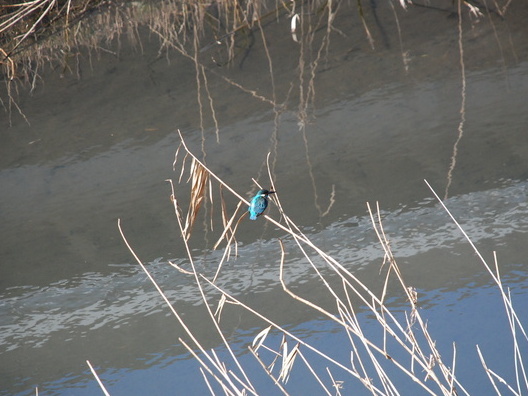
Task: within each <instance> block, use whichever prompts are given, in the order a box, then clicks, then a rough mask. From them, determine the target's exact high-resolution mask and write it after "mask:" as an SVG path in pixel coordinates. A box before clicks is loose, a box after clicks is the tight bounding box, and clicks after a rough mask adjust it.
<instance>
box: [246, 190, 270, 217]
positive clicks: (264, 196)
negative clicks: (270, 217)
mask: <svg viewBox="0 0 528 396" xmlns="http://www.w3.org/2000/svg"><path fill="white" fill-rule="evenodd" d="M274 193H275V191H268V190H259V192H258V193H257V195H255V196H254V197H253V199H252V200H251V204H250V205H249V208H248V211H249V219H250V220H257V217H259V216H260V215H261V214H262V213H263V212H264V211H265V210H266V208H267V207H268V195H269V194H274Z"/></svg>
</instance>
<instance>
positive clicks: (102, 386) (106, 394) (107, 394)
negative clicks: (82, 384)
mask: <svg viewBox="0 0 528 396" xmlns="http://www.w3.org/2000/svg"><path fill="white" fill-rule="evenodd" d="M86 363H87V364H88V367H90V371H91V372H92V374H93V376H94V377H95V379H96V380H97V383H98V384H99V387H100V388H101V390H102V391H103V393H104V394H105V396H110V393H108V391H107V390H106V388H105V386H104V385H103V382H102V381H101V379H100V378H99V376H98V375H97V372H96V371H95V369H94V368H93V366H92V365H91V363H90V361H89V360H87V361H86Z"/></svg>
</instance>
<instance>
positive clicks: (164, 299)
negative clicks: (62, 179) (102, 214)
mask: <svg viewBox="0 0 528 396" xmlns="http://www.w3.org/2000/svg"><path fill="white" fill-rule="evenodd" d="M171 184H172V183H171ZM173 193H174V189H173ZM174 207H175V211H176V217H177V219H178V224H179V226H180V230H181V231H182V232H183V225H182V220H181V218H180V216H179V211H178V209H177V202H176V200H175V199H174ZM117 225H118V229H119V233H120V234H121V238H122V239H123V241H124V242H125V245H126V246H127V248H128V250H129V251H130V253H131V254H132V256H134V258H135V259H136V261H137V263H138V264H139V266H140V267H141V269H142V270H143V272H144V273H145V274H146V275H147V277H148V279H149V280H150V282H151V283H152V284H153V285H154V287H155V288H156V290H157V291H158V293H159V294H160V295H161V297H162V299H163V301H164V302H165V303H166V304H167V306H168V307H169V309H170V310H171V312H172V314H173V315H174V317H175V318H176V319H177V320H178V322H179V323H180V325H181V326H182V327H183V329H184V330H185V332H186V334H187V335H188V336H189V337H190V338H191V340H192V341H193V343H194V345H195V346H196V347H197V348H198V349H199V351H200V352H201V353H202V354H203V355H204V356H205V357H206V358H207V360H208V361H209V363H210V364H211V365H212V366H213V368H214V369H216V370H217V371H218V372H219V373H220V374H221V377H222V378H223V380H219V382H221V383H222V384H223V383H224V382H223V381H226V383H227V384H228V386H230V387H232V389H234V390H237V389H238V388H237V387H236V386H235V385H234V383H233V382H232V380H231V378H230V377H229V375H227V374H225V373H224V372H223V371H222V367H221V366H217V365H216V362H215V360H214V359H213V358H212V357H211V356H210V354H209V353H207V352H206V351H205V349H204V348H203V347H202V345H201V343H200V342H199V340H198V339H197V338H196V337H195V336H194V334H193V332H192V331H191V330H190V329H189V327H188V326H187V325H186V324H185V322H184V321H183V319H182V318H181V316H180V315H179V314H178V312H177V311H176V309H175V308H174V306H173V305H172V304H171V302H170V301H169V299H168V297H167V296H166V295H165V293H164V292H163V290H162V289H161V287H160V286H159V285H158V283H157V282H156V280H155V279H154V278H153V277H152V275H151V274H150V272H149V271H148V270H147V269H146V267H145V266H144V264H143V262H142V261H141V260H140V259H139V257H138V256H137V254H136V253H135V251H134V250H133V249H132V247H131V246H130V244H129V242H128V240H127V239H126V237H125V234H124V232H123V230H122V228H121V219H118V222H117ZM183 240H184V243H185V246H186V249H187V254H188V255H189V258H190V260H191V265H192V267H193V275H195V276H197V275H196V271H195V267H194V262H193V261H192V256H191V254H190V250H189V246H188V245H187V243H186V242H185V238H183ZM197 285H198V288H199V290H200V292H201V293H202V296H203V289H202V288H201V285H200V283H198V284H197ZM206 306H207V307H208V305H207V304H206ZM208 308H209V307H208ZM208 311H209V312H210V309H208ZM213 322H214V323H215V324H216V320H215V319H214V315H213ZM179 340H180V342H182V344H183V345H184V346H185V347H186V348H187V349H188V350H189V352H190V353H192V354H193V356H195V358H196V359H197V360H198V361H200V363H202V366H203V367H205V368H206V369H207V370H208V371H209V372H210V374H211V375H213V376H214V377H215V378H217V376H216V375H215V374H214V373H213V371H212V370H211V369H209V366H207V364H205V363H203V361H202V360H201V359H199V358H198V356H197V355H196V354H195V353H194V351H193V350H192V348H190V347H189V346H188V345H187V344H186V343H184V342H183V340H181V338H180V339H179ZM224 341H225V339H224ZM227 347H228V350H229V351H231V348H230V347H229V345H228V346H227ZM233 394H240V392H236V393H233Z"/></svg>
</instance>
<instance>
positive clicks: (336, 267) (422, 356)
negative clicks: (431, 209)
mask: <svg viewBox="0 0 528 396" xmlns="http://www.w3.org/2000/svg"><path fill="white" fill-rule="evenodd" d="M182 148H184V149H185V150H186V152H187V155H188V156H189V157H191V158H193V159H196V157H194V156H193V154H192V153H191V152H190V151H188V149H187V147H186V146H185V142H184V141H183V139H182ZM196 161H197V163H199V161H198V160H197V159H196ZM204 169H206V168H205V166H204ZM207 172H210V175H209V177H210V179H214V180H215V181H217V182H218V183H220V184H221V185H222V186H223V188H225V189H226V190H228V191H230V192H232V193H233V194H234V195H235V196H237V197H238V198H239V199H240V200H241V202H242V203H243V202H244V201H245V200H244V199H243V198H242V197H241V196H240V195H239V194H237V193H236V192H235V191H234V190H232V189H231V188H229V186H227V185H226V184H225V183H224V182H223V181H222V180H221V179H219V178H218V177H217V176H216V175H215V174H214V173H212V172H211V171H209V170H207ZM171 185H172V182H171ZM172 193H173V195H174V187H172ZM433 193H434V194H435V196H436V197H437V198H438V196H437V195H436V193H435V192H434V191H433ZM275 199H276V201H275V203H276V204H277V207H278V208H279V211H280V213H281V218H282V219H283V221H284V224H281V223H278V222H276V221H275V220H274V219H273V218H271V217H269V216H266V215H265V216H264V217H265V218H266V219H267V220H268V221H270V222H272V223H273V224H275V225H276V226H277V227H280V228H281V229H283V230H284V231H285V232H287V233H288V234H289V235H291V236H292V237H293V240H294V242H295V244H297V246H298V247H299V249H300V251H301V252H302V253H303V254H304V256H305V258H306V260H307V262H308V263H309V265H310V266H311V267H312V269H313V270H314V271H315V272H316V274H317V276H318V277H319V279H320V280H321V282H322V284H323V285H324V286H325V287H326V288H327V291H328V292H329V294H330V296H332V298H333V299H334V300H335V307H336V312H335V313H334V312H330V311H328V310H326V309H324V308H322V307H321V306H319V305H318V304H317V303H316V302H312V301H310V300H308V299H306V298H304V297H302V296H299V295H297V294H295V293H294V292H292V291H291V290H290V289H289V288H288V286H287V284H286V282H285V281H284V266H285V262H284V261H285V260H284V259H285V248H284V244H283V242H282V241H279V246H280V250H281V260H280V268H279V270H280V273H279V280H280V282H281V284H282V286H283V289H284V291H285V292H286V293H287V294H288V295H290V296H291V297H292V298H294V299H295V300H297V301H299V302H301V303H303V304H305V305H307V306H309V307H312V308H313V309H314V310H316V311H317V312H319V313H321V314H323V315H324V316H326V317H327V318H328V319H329V320H332V321H333V322H335V323H336V324H337V325H339V326H340V327H341V328H342V329H343V331H344V332H345V333H346V335H347V337H348V339H349V347H350V352H351V355H350V361H349V362H341V361H338V360H336V359H335V358H333V357H332V356H329V355H328V354H327V353H325V352H324V351H322V350H320V349H318V348H316V347H314V346H313V345H311V344H310V343H309V342H307V340H304V339H302V338H300V337H298V336H297V335H296V334H294V333H292V332H290V331H288V330H287V329H285V328H284V327H282V326H281V325H280V324H278V323H275V322H274V321H272V320H271V319H270V318H268V317H266V316H265V315H262V314H261V313H260V312H259V311H258V310H257V309H254V308H252V307H250V306H248V305H247V304H245V303H243V302H242V301H240V300H239V299H237V298H236V297H234V296H233V295H232V294H230V293H229V292H228V291H226V290H224V289H222V288H220V287H219V286H218V285H216V284H215V283H214V282H213V281H211V280H209V279H208V278H207V277H206V276H204V275H203V274H199V273H197V272H196V268H195V266H194V259H193V257H192V255H191V252H190V249H189V247H188V245H187V238H185V235H186V234H185V232H184V226H183V220H182V217H181V214H180V212H179V209H178V204H177V200H176V199H174V200H173V202H174V208H175V214H176V217H177V220H178V224H179V226H180V230H181V233H182V236H183V240H184V243H185V246H186V249H187V254H188V258H189V262H190V265H191V268H192V271H190V272H191V273H192V275H193V276H194V277H195V280H196V285H197V288H198V290H199V292H200V294H201V296H202V299H203V301H204V304H205V307H206V308H207V310H208V312H209V315H210V318H211V321H212V323H213V325H214V329H215V331H216V332H217V333H218V335H219V336H220V337H221V338H222V340H223V343H224V345H225V346H226V348H227V350H228V352H229V356H230V359H231V360H230V361H229V362H227V361H222V359H220V357H219V356H218V355H217V354H216V352H215V351H214V350H213V351H210V352H206V351H204V350H203V348H202V347H201V346H200V343H199V341H198V340H197V339H196V337H195V336H194V335H193V333H192V330H191V329H189V328H188V327H186V326H185V324H184V323H183V321H182V320H181V317H179V315H178V314H177V312H176V311H175V310H174V308H173V307H172V305H171V304H170V302H169V301H168V299H167V298H166V297H165V295H164V294H163V292H162V291H161V289H159V286H157V284H156V283H155V281H154V279H153V278H152V277H151V275H150V274H148V272H147V275H148V277H149V279H150V280H151V282H153V284H154V285H155V287H156V288H157V289H158V291H159V292H160V294H161V295H162V297H163V298H164V300H165V302H166V303H167V304H168V305H169V307H170V309H171V310H172V311H173V313H174V315H175V317H176V318H177V319H178V320H179V321H180V323H181V324H182V325H183V326H184V329H185V331H186V332H187V335H188V336H189V337H190V338H191V340H192V341H193V343H194V345H195V347H196V348H198V350H199V353H197V352H195V351H194V348H193V347H191V346H190V345H188V344H186V343H185V342H184V341H183V340H180V341H181V342H182V344H183V345H184V346H185V347H186V348H187V349H188V350H189V351H190V353H191V354H193V356H195V358H196V359H197V360H198V361H199V362H200V364H201V365H202V369H203V371H202V372H203V375H204V376H205V373H207V375H208V376H209V377H207V379H206V382H207V386H208V387H209V388H210V389H212V385H211V383H210V382H209V379H210V378H212V379H214V381H216V384H217V385H218V386H219V387H220V389H221V390H222V392H223V393H224V394H228V395H235V394H236V395H242V394H247V393H249V394H260V393H261V392H259V391H257V390H256V389H255V388H254V387H253V386H252V385H251V381H250V379H249V377H248V376H247V375H246V373H245V371H244V369H243V367H242V364H241V363H240V361H239V360H238V357H237V356H236V355H235V354H234V353H233V351H232V349H231V348H230V346H229V343H228V342H227V340H226V339H225V337H224V336H223V333H222V329H221V327H220V325H219V320H220V316H221V312H222V309H223V307H224V305H225V304H226V303H230V304H236V305H238V306H239V307H240V308H241V309H244V310H246V311H247V312H249V313H251V314H253V315H254V316H256V317H257V318H259V319H261V320H262V321H264V323H267V327H266V328H265V329H264V330H262V331H261V332H259V333H258V334H257V335H256V336H255V338H254V340H253V343H252V346H251V347H250V351H251V353H252V354H253V356H254V357H255V358H256V359H257V361H258V362H259V364H260V365H261V366H262V368H263V371H264V375H267V376H269V377H270V378H271V379H273V383H274V384H275V386H277V387H278V389H279V390H280V391H281V392H282V393H283V394H288V393H287V390H286V389H285V387H284V386H283V385H282V383H286V381H287V379H288V377H289V375H290V374H291V372H292V370H293V368H294V367H295V361H296V359H295V358H296V357H297V356H299V357H300V360H301V361H302V362H303V363H304V364H305V366H306V367H308V371H309V373H310V374H311V375H312V376H313V378H314V379H315V380H316V381H317V382H318V383H319V384H320V385H321V386H322V388H323V389H324V391H325V393H326V394H332V393H335V392H337V394H339V392H340V389H341V387H342V386H343V378H346V377H347V376H349V377H351V378H355V379H356V380H357V381H358V382H359V383H361V384H362V385H363V386H364V387H365V388H366V389H367V390H369V391H370V392H371V393H372V394H373V395H397V394H401V392H402V390H400V389H399V388H398V387H399V384H398V382H395V379H394V377H393V374H394V370H393V369H396V370H397V371H398V372H399V373H401V374H403V375H404V376H405V377H407V378H408V379H410V380H411V382H412V383H414V384H416V385H417V386H418V389H419V390H420V392H421V393H424V394H430V395H439V394H441V395H449V396H455V395H461V394H465V395H469V393H468V392H467V390H466V389H465V388H464V387H463V385H462V384H461V383H460V381H459V379H458V378H457V377H456V375H455V367H456V347H455V345H453V360H452V362H450V365H451V367H449V366H448V365H447V364H445V363H444V362H443V360H442V355H441V353H440V351H439V350H438V348H437V346H436V343H435V341H434V338H433V336H432V334H431V333H430V331H429V329H428V327H427V321H426V320H425V319H423V318H422V316H421V312H420V311H419V310H417V309H416V307H417V300H418V298H417V294H416V291H415V289H414V288H412V287H410V286H408V285H407V284H406V283H405V281H404V279H403V276H402V274H401V271H400V270H399V267H398V265H397V263H396V260H395V258H394V255H393V253H392V250H391V248H390V243H389V238H388V237H387V235H386V234H385V231H384V229H383V226H382V222H381V215H380V210H379V207H378V206H376V214H374V212H373V210H372V209H371V207H370V205H369V206H368V208H369V211H370V216H371V221H372V224H373V227H374V229H375V230H376V233H377V235H378V238H379V241H380V244H381V246H382V248H383V250H384V252H385V258H384V263H385V264H386V272H387V273H386V276H385V285H384V287H383V290H382V293H381V294H382V295H381V297H377V296H376V295H375V294H374V293H373V292H372V291H371V290H370V289H369V288H368V287H367V285H365V284H363V283H362V282H361V281H360V280H359V279H357V278H356V277H355V276H354V275H353V274H352V273H350V272H349V271H348V270H347V269H346V268H344V267H343V266H342V265H341V264H340V263H338V262H337V261H336V260H335V259H333V258H332V257H330V256H328V255H327V254H325V253H324V252H323V251H321V250H320V249H318V248H317V247H316V246H315V245H314V244H313V243H312V242H311V241H310V240H309V238H307V237H306V235H304V234H303V233H302V232H301V231H300V230H299V229H298V227H297V226H296V225H295V223H294V222H293V221H292V220H291V219H289V217H288V216H287V215H286V214H285V213H284V212H283V210H282V206H281V203H280V199H279V197H275ZM439 201H440V200H439ZM245 203H246V204H247V202H245ZM440 203H441V204H442V206H443V207H444V209H445V210H446V211H447V208H446V207H445V205H444V204H443V203H442V201H440ZM447 212H448V213H449V215H450V216H452V215H451V214H450V212H449V211H447ZM452 219H453V221H455V224H457V226H459V225H458V223H457V222H456V220H455V219H454V218H453V217H452ZM224 221H225V220H224ZM119 227H120V225H119ZM459 228H460V226H459ZM460 229H461V228H460ZM120 231H121V228H120ZM461 231H462V233H463V234H464V235H465V236H466V237H467V235H466V234H465V233H464V231H463V230H462V229H461ZM121 232H122V231H121ZM233 232H234V231H233ZM122 236H123V239H124V240H125V242H126V239H125V238H124V235H123V234H122ZM468 241H469V242H470V244H471V245H472V246H473V247H474V245H473V243H472V242H471V241H470V240H469V238H468ZM126 243H127V246H129V245H128V242H126ZM129 249H130V250H131V248H130V246H129ZM306 249H311V250H312V251H314V252H315V253H316V254H317V255H318V257H320V258H322V259H323V260H324V262H325V263H326V264H327V265H328V267H329V268H330V269H332V270H333V273H334V274H335V275H337V277H338V279H339V280H340V282H341V285H340V287H337V286H336V285H335V284H334V283H333V282H332V283H331V282H330V280H329V279H327V276H325V275H323V273H322V272H321V271H319V269H318V268H317V266H316V265H315V263H314V262H313V260H312V258H311V257H310V255H309V254H308V252H307V251H306ZM476 251H477V250H476ZM131 252H132V254H133V255H134V256H135V257H136V259H137V260H138V263H139V264H140V265H141V266H142V268H143V269H144V266H143V265H142V264H141V262H140V261H139V259H138V258H137V256H136V255H135V253H133V251H132V250H131ZM477 254H478V255H479V257H480V258H481V259H482V260H483V258H482V256H481V255H480V253H478V251H477ZM483 263H484V264H485V265H486V266H487V264H486V263H485V261H484V260H483ZM487 268H488V270H489V272H490V274H491V276H492V277H493V278H494V280H495V281H496V282H497V285H498V286H499V288H500V290H501V293H502V295H503V300H504V305H505V309H506V311H507V313H508V318H509V321H510V327H511V331H512V338H513V342H514V351H515V352H514V356H515V359H516V360H515V362H516V370H517V372H516V375H517V381H516V382H517V384H516V387H514V386H511V385H508V384H506V382H505V380H504V379H503V378H502V377H501V376H500V375H499V374H497V373H495V372H494V371H492V370H491V369H490V368H488V366H487V365H486V363H485V361H484V358H483V356H482V354H481V352H480V350H479V349H478V352H479V356H480V358H481V362H482V365H483V367H484V370H485V372H486V373H487V375H488V377H489V379H490V383H491V386H493V387H494V388H495V389H498V387H497V385H496V384H495V382H500V383H503V384H506V386H507V387H508V389H509V390H510V391H511V392H512V393H514V394H519V395H520V394H523V393H524V392H525V391H526V390H528V386H527V384H528V382H527V381H526V373H525V371H524V362H523V354H522V353H521V348H520V346H519V339H518V336H517V335H518V333H519V332H520V333H521V334H522V335H523V338H524V340H525V341H528V338H527V337H526V333H525V331H524V328H523V326H522V324H521V322H520V320H519V318H518V317H517V315H516V313H515V311H514V309H513V304H512V302H511V296H510V294H509V292H508V293H506V292H505V290H504V287H503V286H502V283H501V281H500V274H499V271H498V266H496V269H495V271H492V270H491V268H489V266H487ZM144 271H146V270H145V269H144ZM394 276H395V277H396V279H397V281H398V283H399V284H400V287H401V290H402V291H403V292H404V293H405V294H406V296H407V299H408V302H409V304H410V314H408V313H406V314H405V315H404V317H403V318H402V319H398V318H397V317H396V314H395V313H394V312H392V311H391V309H390V308H389V307H388V306H387V305H385V303H384V301H385V298H386V294H387V282H388V281H389V279H390V278H393V277H394ZM205 285H208V286H210V287H211V288H212V289H213V290H214V291H216V292H218V293H220V301H219V303H218V309H217V310H216V312H215V313H213V312H212V311H211V309H210V307H209V306H210V305H211V304H210V301H209V299H208V296H207V295H206V294H205V291H204V286H205ZM357 300H359V301H360V303H361V304H362V306H363V307H364V309H366V310H367V311H368V312H369V313H370V314H371V315H374V317H375V318H376V320H377V324H378V325H379V327H380V329H381V330H382V331H383V336H382V337H373V336H372V335H371V334H369V333H367V332H365V331H363V329H362V324H361V322H360V318H359V317H358V315H357V314H356V312H355V306H356V305H357V302H354V301H357ZM272 332H274V333H275V332H278V333H279V334H282V341H281V342H280V345H279V346H278V347H277V348H273V347H272V346H270V345H268V342H267V339H268V335H269V334H271V333H272ZM292 342H293V343H294V344H295V347H294V348H293V349H292V350H291V351H289V349H288V345H289V344H291V343H292ZM343 346H344V345H343ZM477 348H478V347H477ZM260 349H263V350H266V351H269V352H271V353H272V358H271V361H270V362H268V363H266V362H265V359H264V358H263V357H262V356H260V354H259V350H260ZM309 354H315V355H317V356H319V357H320V358H322V359H323V360H324V361H325V362H326V365H328V367H327V371H326V374H327V375H328V377H329V380H328V379H326V375H324V376H323V375H322V373H318V370H320V367H315V368H314V367H313V365H311V364H310V363H309V359H310V358H309ZM279 360H280V361H281V368H280V369H279V370H278V373H276V374H274V373H275V365H276V363H277V362H279ZM230 365H234V366H235V367H236V371H234V370H232V369H230V368H229V367H230ZM336 368H337V369H339V370H340V372H341V374H340V377H339V379H337V378H335V377H334V375H333V374H332V371H333V370H335V369H336ZM389 368H391V370H388V369H389ZM331 369H332V371H331ZM253 374H254V373H253ZM328 381H330V382H329V383H328ZM346 383H348V379H347V380H346V381H345V384H346ZM515 388H516V389H515ZM331 389H333V392H331V391H330V390H331ZM406 391H407V389H406ZM263 393H269V392H268V391H265V392H263Z"/></svg>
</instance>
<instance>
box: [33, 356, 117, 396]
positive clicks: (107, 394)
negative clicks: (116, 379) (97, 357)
mask: <svg viewBox="0 0 528 396" xmlns="http://www.w3.org/2000/svg"><path fill="white" fill-rule="evenodd" d="M86 363H87V364H88V367H90V371H91V372H92V374H93V376H94V377H95V379H96V380H97V383H98V384H99V387H100V388H101V390H102V391H103V393H104V394H105V396H110V393H108V391H107V390H106V388H105V386H104V385H103V382H102V381H101V379H100V378H99V376H98V375H97V372H96V371H95V369H94V368H93V367H92V365H91V363H90V361H89V360H87V361H86ZM37 393H38V392H37Z"/></svg>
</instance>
